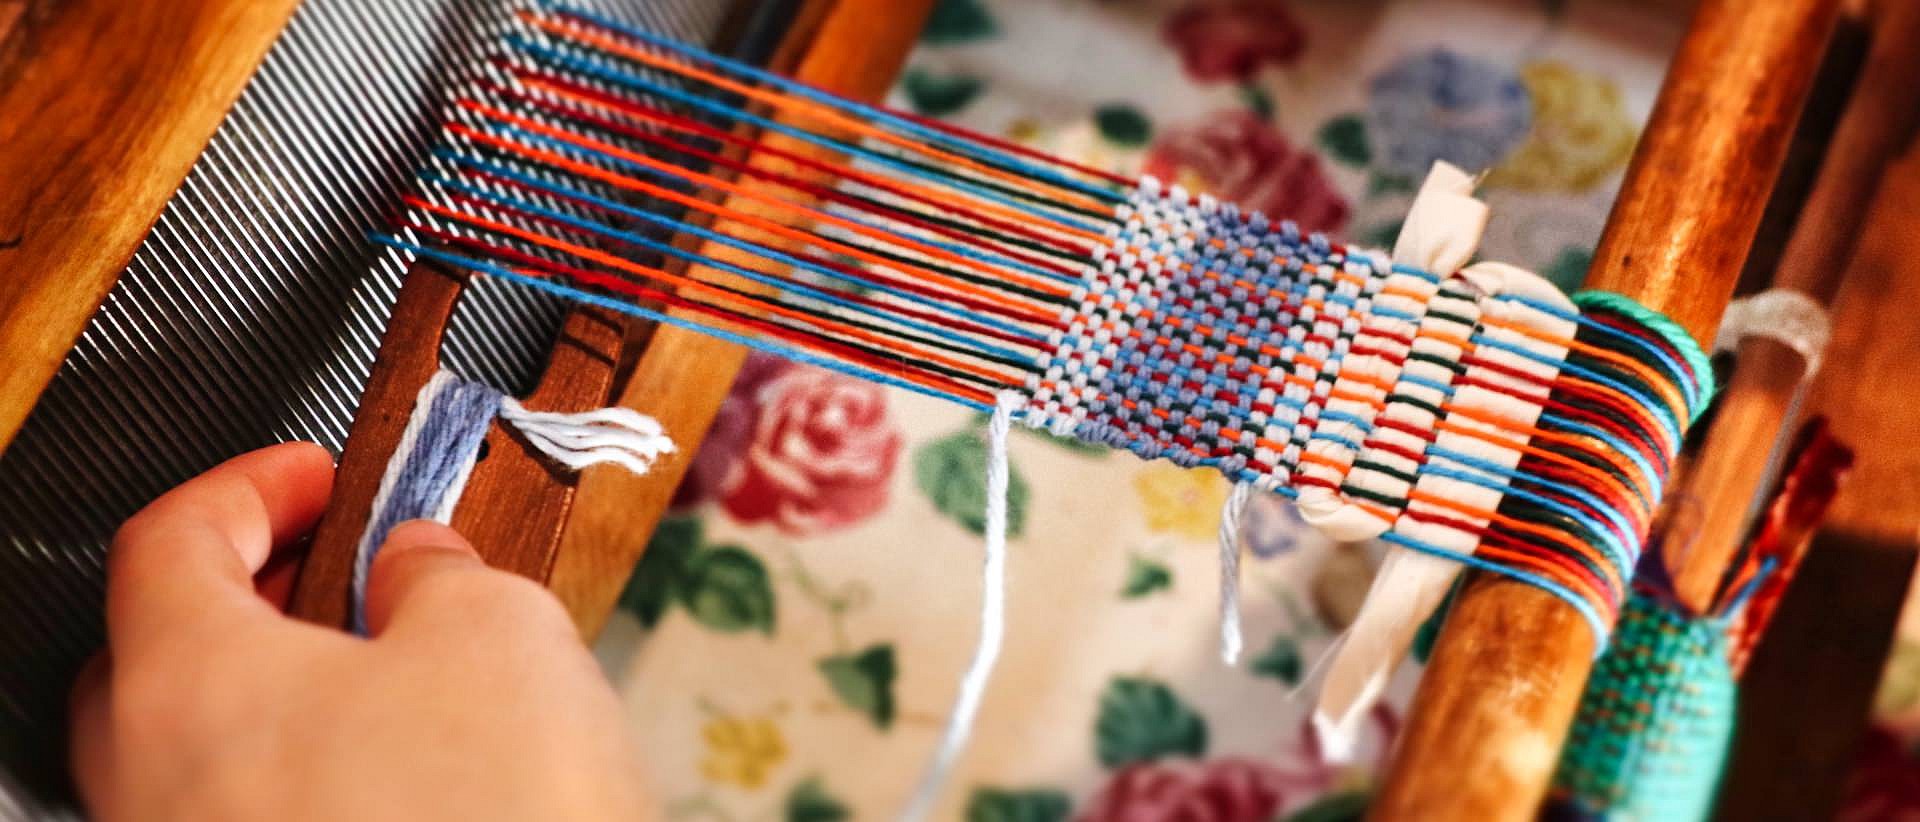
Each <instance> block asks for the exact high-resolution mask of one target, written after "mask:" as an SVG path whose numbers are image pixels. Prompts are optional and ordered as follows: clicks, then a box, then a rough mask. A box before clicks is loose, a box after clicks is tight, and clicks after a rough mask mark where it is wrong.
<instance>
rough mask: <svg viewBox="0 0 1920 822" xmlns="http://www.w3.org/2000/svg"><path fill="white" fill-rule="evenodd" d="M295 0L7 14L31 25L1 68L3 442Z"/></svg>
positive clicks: (194, 1) (90, 4) (96, 5)
mask: <svg viewBox="0 0 1920 822" xmlns="http://www.w3.org/2000/svg"><path fill="white" fill-rule="evenodd" d="M16 5H17V4H16ZM294 5H295V0H167V2H125V0H66V2H61V3H57V4H50V5H46V6H45V7H44V11H43V9H42V8H41V7H39V6H36V7H34V9H33V13H32V14H29V15H27V16H26V17H24V18H23V17H16V18H15V19H16V20H19V19H26V20H27V21H28V22H27V23H26V24H25V27H24V28H23V30H22V31H21V32H20V33H19V35H18V36H16V37H14V38H10V41H9V44H8V48H9V50H10V51H11V52H12V53H11V54H10V56H9V57H8V60H7V65H6V67H5V68H6V76H5V77H4V78H0V80H3V82H0V363H5V367H3V368H0V449H4V448H5V447H6V445H7V444H8V443H9V442H11V441H12V439H13V436H14V434H15V433H16V432H17V431H18V430H19V427H20V424H21V423H22V422H23V421H24V420H25V419H26V416H27V413H28V411H30V410H31V409H32V408H33V404H34V402H35V401H36V400H37V399H38V398H39V395H40V392H41V390H42V389H44V388H45V387H46V384H47V381H48V380H50V379H52V377H53V374H54V371H55V370H57V369H58V368H59V367H60V363H61V361H63V360H64V359H65V358H66V355H67V350H68V349H69V348H70V347H72V345H73V342H74V340H75V339H77V338H78V336H79V334H80V331H81V329H83V328H84V327H85V326H86V323H87V320H88V318H89V317H91V316H93V312H94V309H95V308H97V307H98V306H99V303H100V300H101V299H103V298H104V297H105V296H106V293H107V290H108V289H109V288H110V287H112V285H113V282H114V279H115V278H116V277H117V276H118V275H119V273H120V271H121V270H122V269H123V268H125V267H126V264H127V261H128V260H129V259H131V258H132V256H133V251H134V249H135V247H137V246H138V245H139V243H140V240H141V238H143V237H145V236H146V233H147V230H148V229H149V228H151V227H152V225H153V222H154V220H155V219H157V218H158V217H159V214H160V209H161V207H162V206H163V205H164V204H165V203H166V200H167V198H168V196H170V195H171V194H172V193H173V191H174V189H176V188H177V187H179V184H180V181H181V180H182V179H183V178H185V176H186V173H187V169H188V168H189V167H190V166H191V165H192V164H193V161H194V158H195V157H197V156H199V154H200V151H201V149H202V148H204V147H205V146H206V143H207V140H208V139H209V138H211V137H212V135H213V130H214V128H215V126H217V125H218V124H219V122H220V119H221V117H222V116H224V115H225V114H226V111H227V109H228V108H229V107H230V106H231V105H232V104H233V101H234V99H235V98H236V97H238V95H239V93H240V89H241V88H242V87H243V86H244V85H245V84H246V81H247V78H248V77H249V76H251V74H252V73H253V70H254V67H255V66H257V65H258V64H259V62H260V59H261V58H262V57H264V56H265V54H266V51H267V47H268V45H269V44H271V43H272V42H273V39H274V37H275V36H276V35H277V34H278V33H279V31H280V29H281V28H282V26H284V24H285V23H286V20H287V17H288V15H289V14H290V13H291V12H292V10H293V7H294ZM43 15H44V16H43Z"/></svg>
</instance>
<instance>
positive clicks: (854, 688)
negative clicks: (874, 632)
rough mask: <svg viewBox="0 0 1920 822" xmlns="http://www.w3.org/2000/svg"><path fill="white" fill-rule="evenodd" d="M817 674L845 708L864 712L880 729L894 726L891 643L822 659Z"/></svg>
mask: <svg viewBox="0 0 1920 822" xmlns="http://www.w3.org/2000/svg"><path fill="white" fill-rule="evenodd" d="M820 673H821V674H822V675H824V676H826V678H827V684H828V685H829V686H831V687H832V688H833V693H834V695H835V696H838V697H840V701H841V702H844V703H846V704H847V707H849V708H852V709H854V710H856V711H859V712H861V713H863V714H866V715H867V718H868V719H871V720H873V724H874V726H875V727H877V728H879V729H881V730H883V731H884V730H886V729H888V728H890V727H892V726H893V680H894V676H895V674H896V673H897V671H896V670H895V668H894V663H893V646H892V645H891V644H885V643H883V644H880V645H875V646H873V647H871V648H868V649H866V650H864V651H860V652H858V653H852V654H837V655H834V656H830V657H827V658H825V659H822V660H820Z"/></svg>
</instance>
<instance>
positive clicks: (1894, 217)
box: [1718, 4, 1920, 820]
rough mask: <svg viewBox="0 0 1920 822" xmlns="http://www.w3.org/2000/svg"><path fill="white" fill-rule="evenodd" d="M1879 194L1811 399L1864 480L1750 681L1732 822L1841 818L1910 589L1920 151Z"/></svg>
mask: <svg viewBox="0 0 1920 822" xmlns="http://www.w3.org/2000/svg"><path fill="white" fill-rule="evenodd" d="M1893 5H1899V4H1893ZM1909 99H1911V98H1909ZM1878 189H1879V196H1878V197H1877V198H1875V200H1874V202H1873V206H1872V208H1871V210H1870V212H1869V214H1868V216H1867V219H1866V220H1865V222H1864V226H1865V232H1864V234H1865V236H1864V237H1863V238H1862V239H1861V240H1860V244H1859V249H1858V251H1857V253H1856V254H1855V255H1854V256H1853V263H1852V265H1850V266H1849V267H1848V269H1847V272H1846V275H1845V278H1844V282H1843V283H1842V285H1841V288H1840V293H1839V295H1838V296H1837V297H1836V298H1835V299H1834V304H1833V316H1834V320H1835V323H1834V331H1835V333H1834V337H1833V343H1832V345H1831V346H1830V347H1829V348H1828V350H1827V358H1826V362H1825V364H1824V365H1823V366H1822V367H1821V371H1820V374H1819V375H1818V376H1816V377H1815V378H1814V385H1813V390H1812V392H1811V394H1810V396H1809V399H1808V406H1809V408H1810V410H1811V411H1812V412H1813V413H1819V414H1823V415H1825V416H1826V417H1827V420H1828V422H1829V423H1830V424H1831V425H1832V426H1833V432H1834V435H1835V436H1837V437H1838V438H1840V440H1841V441H1842V442H1844V443H1846V444H1848V445H1850V446H1852V447H1853V448H1854V452H1855V462H1854V469H1853V473H1852V475H1851V476H1849V477H1848V479H1847V482H1846V483H1845V484H1844V485H1842V486H1841V489H1840V494H1839V496H1838V497H1836V498H1835V499H1834V506H1833V509H1832V510H1831V511H1830V512H1829V513H1828V516H1827V521H1826V522H1825V524H1823V525H1822V526H1821V530H1820V534H1819V535H1818V536H1816V537H1815V539H1814V543H1813V548H1812V550H1811V551H1810V552H1809V553H1808V555H1807V559H1806V562H1805V564H1804V565H1803V566H1802V567H1801V569H1800V573H1799V576H1798V577H1797V578H1796V579H1795V581H1794V583H1793V587H1792V588H1791V589H1789V591H1788V593H1787V597H1786V599H1785V601H1784V602H1783V603H1782V604H1781V607H1780V611H1779V614H1778V616H1777V617H1776V618H1775V620H1774V622H1773V627H1772V628H1771V629H1770V630H1769V631H1768V634H1767V636H1766V637H1765V638H1764V639H1763V640H1762V641H1761V644H1760V646H1759V648H1757V649H1756V650H1755V652H1754V656H1753V662H1752V664H1751V665H1750V666H1749V667H1748V669H1747V675H1746V677H1745V679H1743V680H1742V682H1741V694H1740V723H1739V725H1738V728H1739V730H1738V732H1737V733H1736V735H1735V738H1734V749H1733V754H1732V756H1731V758H1730V760H1729V762H1728V769H1727V775H1726V781H1725V785H1726V788H1725V790H1723V791H1722V793H1721V800H1720V810H1719V814H1718V816H1719V818H1721V819H1729V820H1737V819H1755V818H1767V819H1782V820H1800V819H1805V820H1818V819H1831V818H1833V811H1834V809H1835V806H1836V805H1837V803H1838V802H1839V800H1840V795H1841V793H1840V792H1841V789H1842V787H1843V785H1844V783H1845V780H1846V778H1847V776H1848V775H1849V768H1850V766H1851V765H1852V764H1853V756H1854V754H1855V746H1856V745H1857V744H1858V741H1859V739H1860V734H1861V732H1862V731H1863V730H1864V729H1865V727H1866V724H1867V722H1868V720H1869V705H1870V703H1871V700H1872V697H1873V694H1874V692H1875V690H1877V688H1878V686H1879V684H1880V680H1881V676H1882V668H1883V667H1884V665H1885V662H1886V657H1887V651H1888V649H1889V647H1890V646H1891V644H1892V640H1893V636H1894V633H1895V630H1896V625H1897V624H1898V623H1899V621H1900V614H1901V611H1902V606H1903V605H1904V604H1905V602H1906V599H1907V597H1908V593H1909V592H1908V585H1909V582H1910V580H1911V579H1912V578H1913V566H1914V555H1915V550H1916V541H1920V442H1916V440H1915V438H1914V433H1913V432H1914V431H1916V430H1920V403H1916V402H1914V398H1915V397H1920V369H1915V368H1914V367H1913V352H1915V351H1920V323H1916V322H1914V321H1913V317H1912V310H1913V309H1912V307H1913V306H1914V305H1916V304H1920V144H1909V145H1908V147H1907V148H1906V150H1905V151H1904V155H1903V156H1902V157H1901V159H1899V160H1898V161H1896V162H1895V163H1893V164H1892V165H1891V166H1888V167H1887V169H1886V173H1885V175H1884V177H1883V179H1882V182H1881V183H1880V185H1879V186H1878ZM1781 774H1793V775H1794V778H1793V779H1781V778H1780V775H1781Z"/></svg>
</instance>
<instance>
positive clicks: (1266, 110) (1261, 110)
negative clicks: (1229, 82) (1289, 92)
mask: <svg viewBox="0 0 1920 822" xmlns="http://www.w3.org/2000/svg"><path fill="white" fill-rule="evenodd" d="M1240 102H1243V103H1246V104H1247V110H1248V111H1251V112H1253V113H1254V116H1256V117H1259V118H1260V119H1262V120H1272V119H1273V96H1272V95H1270V94H1268V93H1267V90H1266V89H1263V88H1261V87H1260V85H1259V84H1258V83H1247V84H1245V85H1242V86H1241V87H1240Z"/></svg>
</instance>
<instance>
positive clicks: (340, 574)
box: [287, 265, 464, 626]
mask: <svg viewBox="0 0 1920 822" xmlns="http://www.w3.org/2000/svg"><path fill="white" fill-rule="evenodd" d="M463 283H464V281H463V279H462V278H461V277H459V276H457V275H455V274H452V273H449V272H446V271H443V270H441V269H439V268H435V267H432V266H425V265H418V266H415V267H414V268H413V269H411V270H409V271H408V272H407V279H406V282H405V283H404V284H403V285H402V286H401V287H400V297H399V299H397V300H395V301H394V304H393V314H392V316H391V318H390V319H388V321H387V331H386V333H385V334H384V335H383V336H382V337H381V338H380V350H379V352H378V353H377V354H376V355H375V359H374V362H373V372H372V374H371V375H370V376H368V378H367V387H366V389H365V390H364V391H362V392H361V401H360V410H359V412H358V413H356V414H355V415H354V418H353V426H352V427H351V428H349V429H348V430H347V448H346V450H345V451H344V452H343V453H341V455H340V462H339V466H338V467H337V468H336V469H335V471H334V479H333V497H332V498H331V499H330V500H328V503H327V513H326V514H325V515H324V516H323V517H321V519H320V525H319V527H318V528H316V529H315V530H314V534H313V543H312V545H311V546H310V547H309V549H308V551H307V557H306V559H305V560H304V561H303V562H302V563H301V566H300V577H299V579H298V580H297V581H296V582H295V584H294V589H293V598H292V600H291V601H290V602H289V605H288V608H287V610H288V611H289V612H291V613H293V614H295V615H296V616H299V617H301V618H303V619H307V620H310V621H313V622H318V623H320V624H323V625H336V626H337V625H345V624H347V617H348V611H349V609H348V601H347V591H348V587H349V585H350V583H351V580H352V578H353V558H354V549H355V546H356V545H357V544H358V543H359V541H360V533H361V531H362V530H364V529H365V528H366V524H367V521H368V520H369V519H371V518H372V516H373V498H374V496H375V495H376V494H378V493H379V490H380V476H381V474H382V473H383V472H384V471H385V470H386V465H387V458H388V456H389V455H391V454H392V453H393V451H394V449H395V448H396V447H398V446H399V444H400V435H401V432H402V431H403V430H405V429H406V427H407V418H408V416H410V415H411V414H412V413H413V397H414V395H415V394H417V393H419V391H420V387H421V386H423V385H425V384H426V383H427V380H428V379H430V378H432V377H433V372H434V369H436V368H438V367H439V364H440V363H439V352H440V341H441V338H442V337H443V336H444V335H445V333H446V326H447V319H448V318H449V317H451V316H453V307H454V304H455V303H457V302H458V301H459V299H460V290H461V288H462V287H463ZM389 397H391V398H399V399H395V400H393V401H380V400H383V399H384V398H389Z"/></svg>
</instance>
